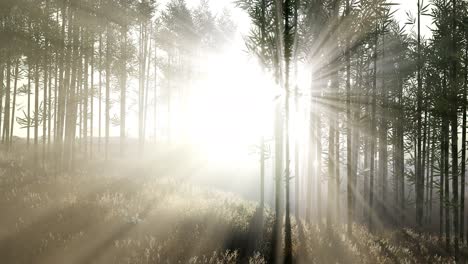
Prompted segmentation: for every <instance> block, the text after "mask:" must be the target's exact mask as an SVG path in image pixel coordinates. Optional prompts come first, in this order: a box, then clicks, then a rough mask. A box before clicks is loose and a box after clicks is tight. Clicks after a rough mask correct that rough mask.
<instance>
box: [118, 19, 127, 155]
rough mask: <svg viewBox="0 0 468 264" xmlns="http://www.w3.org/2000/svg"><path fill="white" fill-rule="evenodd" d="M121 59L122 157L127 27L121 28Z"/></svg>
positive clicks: (124, 128)
mask: <svg viewBox="0 0 468 264" xmlns="http://www.w3.org/2000/svg"><path fill="white" fill-rule="evenodd" d="M120 34H121V39H122V40H121V47H120V49H121V56H122V57H121V61H120V67H121V72H120V75H121V76H120V78H121V80H120V155H121V156H122V157H123V155H124V153H125V140H126V139H125V130H126V107H127V105H126V97H127V67H126V60H127V53H126V49H127V27H126V26H122V28H121V32H120Z"/></svg>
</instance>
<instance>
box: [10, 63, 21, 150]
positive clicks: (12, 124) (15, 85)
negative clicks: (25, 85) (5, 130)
mask: <svg viewBox="0 0 468 264" xmlns="http://www.w3.org/2000/svg"><path fill="white" fill-rule="evenodd" d="M19 63H20V62H19V59H16V62H15V80H14V84H13V105H12V110H11V128H10V129H11V130H10V147H9V148H11V147H12V146H13V131H14V127H15V111H16V93H17V92H16V90H17V87H18V77H19Z"/></svg>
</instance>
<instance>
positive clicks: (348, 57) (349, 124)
mask: <svg viewBox="0 0 468 264" xmlns="http://www.w3.org/2000/svg"><path fill="white" fill-rule="evenodd" d="M345 12H346V16H349V13H350V3H349V0H347V1H346V11H345ZM345 45H346V46H345V60H346V128H347V131H346V176H347V180H346V192H347V202H348V204H347V206H348V225H347V232H348V236H351V234H352V232H353V229H352V223H353V211H352V204H353V189H352V183H353V181H354V179H353V167H352V166H353V160H352V151H353V149H352V146H353V145H352V137H353V132H354V131H353V128H352V120H351V50H350V47H349V38H346V44H345ZM338 144H339V142H338ZM337 166H338V164H337ZM338 192H339V191H338Z"/></svg>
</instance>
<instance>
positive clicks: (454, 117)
mask: <svg viewBox="0 0 468 264" xmlns="http://www.w3.org/2000/svg"><path fill="white" fill-rule="evenodd" d="M452 4H453V7H452V52H451V54H450V55H451V56H450V57H451V64H452V65H451V77H452V80H451V88H452V91H451V94H452V95H451V97H452V100H451V102H450V106H451V114H450V116H451V117H450V123H451V124H450V125H451V128H452V131H451V132H452V210H453V229H454V230H453V231H454V247H455V260H456V261H458V258H459V254H458V251H459V245H458V233H459V226H458V221H459V214H458V210H459V207H458V206H459V204H458V191H459V190H458V81H457V78H458V74H457V59H458V58H457V37H456V35H457V21H456V19H457V18H456V16H457V12H456V9H457V1H456V0H452Z"/></svg>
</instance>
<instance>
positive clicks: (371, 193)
mask: <svg viewBox="0 0 468 264" xmlns="http://www.w3.org/2000/svg"><path fill="white" fill-rule="evenodd" d="M374 34H375V36H374V38H375V39H374V56H373V57H374V58H373V59H374V63H373V65H374V70H373V81H372V110H371V132H370V137H371V138H370V145H371V146H370V168H369V208H368V210H369V214H368V217H369V219H368V221H369V230H370V231H371V232H373V218H374V215H373V212H374V210H373V209H374V207H373V204H374V178H375V177H374V176H375V167H374V166H375V136H376V118H377V117H376V108H377V45H378V40H379V38H378V30H377V25H376V30H375V33H374Z"/></svg>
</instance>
